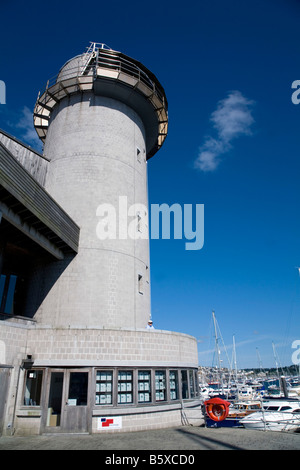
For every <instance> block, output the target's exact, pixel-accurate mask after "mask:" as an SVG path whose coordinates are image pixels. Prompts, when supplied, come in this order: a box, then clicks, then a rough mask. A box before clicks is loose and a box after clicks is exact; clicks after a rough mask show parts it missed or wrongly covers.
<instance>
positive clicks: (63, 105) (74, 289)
mask: <svg viewBox="0 0 300 470" xmlns="http://www.w3.org/2000/svg"><path fill="white" fill-rule="evenodd" d="M138 150H139V152H140V153H139V154H138ZM137 154H138V155H137ZM45 155H46V157H47V158H48V159H49V160H50V163H49V168H48V173H47V179H46V185H45V187H46V190H47V191H48V192H49V193H50V194H51V196H53V197H54V199H55V200H56V201H57V202H58V203H59V204H60V205H61V206H62V207H63V208H64V210H66V211H67V213H68V214H69V215H70V216H71V217H72V219H73V220H74V221H75V222H76V223H77V224H78V225H79V226H80V230H81V231H80V242H79V253H78V255H77V256H76V257H75V258H74V260H73V261H72V262H71V263H70V264H68V266H67V267H66V268H65V269H63V267H62V266H61V267H60V269H59V272H58V273H57V280H56V282H55V285H53V287H52V288H51V289H50V291H49V293H48V295H46V297H45V299H44V301H43V302H42V304H41V306H40V308H39V309H38V312H37V315H36V317H35V318H36V319H37V320H38V321H39V322H40V323H43V324H48V325H53V326H57V327H66V326H69V325H72V326H74V325H76V326H78V327H93V326H97V327H105V328H112V327H132V328H142V327H144V326H145V325H146V323H147V321H148V318H149V315H150V284H149V278H150V276H149V240H148V227H147V226H144V227H143V233H140V234H137V235H138V236H139V237H143V238H144V239H141V238H140V239H138V240H133V239H132V238H130V237H127V238H125V239H120V238H119V235H118V227H119V224H117V239H112V240H110V239H106V240H101V239H99V237H98V236H97V232H96V229H97V225H98V223H99V221H100V220H101V219H103V217H101V216H99V215H98V216H97V208H98V206H99V205H101V204H110V205H111V206H112V207H113V208H115V210H116V216H117V222H118V220H119V197H120V196H121V197H123V201H127V204H128V206H127V207H128V208H129V207H130V206H132V205H134V204H142V205H143V206H145V207H148V194H147V163H146V158H145V157H146V155H145V136H144V128H143V124H142V122H141V120H140V118H139V117H138V116H137V114H136V113H135V112H134V111H133V110H131V109H130V108H129V107H128V106H126V105H125V104H122V103H120V102H118V101H115V100H112V99H110V98H103V97H99V96H94V95H93V93H84V94H77V95H73V96H71V97H70V98H65V99H64V100H62V101H61V102H60V103H59V104H57V105H56V107H55V108H54V110H53V112H52V115H51V121H50V126H49V130H48V133H47V139H46V143H45ZM103 215H105V214H103ZM122 217H124V214H123V212H122ZM136 219H137V214H136V216H135V217H128V220H127V221H126V218H125V220H124V219H123V220H124V223H125V227H126V228H127V225H128V224H129V223H130V222H132V221H134V220H136ZM126 222H127V224H126ZM126 236H127V235H126ZM53 269H54V271H53V273H52V274H51V275H50V277H52V278H55V266H53ZM62 271H63V272H62ZM139 275H140V276H142V278H143V292H142V293H140V292H139V286H138V277H139ZM42 276H43V277H44V278H45V275H44V274H43V275H42ZM47 276H48V277H49V273H48V274H47Z"/></svg>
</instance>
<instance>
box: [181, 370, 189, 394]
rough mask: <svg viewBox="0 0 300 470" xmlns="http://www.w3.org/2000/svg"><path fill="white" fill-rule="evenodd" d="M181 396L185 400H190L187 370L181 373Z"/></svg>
mask: <svg viewBox="0 0 300 470" xmlns="http://www.w3.org/2000/svg"><path fill="white" fill-rule="evenodd" d="M181 394H182V399H183V400H184V399H185V398H189V389H188V376H187V370H182V371H181Z"/></svg>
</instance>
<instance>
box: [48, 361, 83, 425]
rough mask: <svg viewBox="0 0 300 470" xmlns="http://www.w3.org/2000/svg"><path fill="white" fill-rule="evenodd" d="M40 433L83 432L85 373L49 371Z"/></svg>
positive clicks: (81, 371)
mask: <svg viewBox="0 0 300 470" xmlns="http://www.w3.org/2000/svg"><path fill="white" fill-rule="evenodd" d="M47 384H48V386H47V398H46V409H45V413H44V419H43V423H44V424H43V430H44V431H46V432H87V431H88V423H89V419H88V417H89V414H88V413H89V409H90V407H89V406H88V390H89V372H88V370H86V369H85V370H82V369H81V370H78V369H77V370H76V369H72V370H68V369H65V370H53V369H52V370H50V371H49V375H48V382H47Z"/></svg>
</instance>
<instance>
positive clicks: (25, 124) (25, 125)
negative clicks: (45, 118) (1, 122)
mask: <svg viewBox="0 0 300 470" xmlns="http://www.w3.org/2000/svg"><path fill="white" fill-rule="evenodd" d="M15 127H17V128H19V129H23V131H24V132H23V133H22V139H24V141H25V142H26V143H27V144H28V145H31V146H32V147H34V148H35V149H37V150H39V151H40V150H41V148H42V145H41V141H40V139H39V137H38V135H37V133H36V130H35V128H34V125H33V114H32V112H31V111H30V109H29V108H28V107H27V106H24V108H23V109H22V112H21V116H20V119H19V121H18V122H17V124H16V125H15Z"/></svg>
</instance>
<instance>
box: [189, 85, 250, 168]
mask: <svg viewBox="0 0 300 470" xmlns="http://www.w3.org/2000/svg"><path fill="white" fill-rule="evenodd" d="M252 106H253V101H250V100H248V99H247V98H245V97H244V96H243V95H242V93H241V92H239V91H232V92H230V93H229V95H228V97H227V98H225V99H223V100H221V101H220V102H219V103H218V106H217V109H216V110H215V111H214V112H213V113H212V115H211V118H210V120H211V122H212V123H213V127H214V129H216V131H217V138H213V137H211V136H209V137H207V138H206V139H205V141H204V144H203V145H202V146H201V147H200V149H199V155H198V158H197V159H196V161H195V167H196V168H198V169H200V170H202V171H213V170H215V169H216V168H217V166H218V165H219V163H220V160H221V159H220V156H221V155H223V154H224V153H226V152H228V151H229V150H230V148H231V142H232V141H233V140H234V139H236V138H238V137H240V136H241V135H251V126H252V124H253V123H254V119H253V117H252V114H251V111H252V109H251V108H252Z"/></svg>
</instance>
